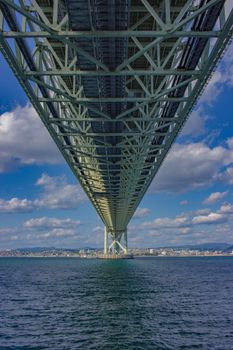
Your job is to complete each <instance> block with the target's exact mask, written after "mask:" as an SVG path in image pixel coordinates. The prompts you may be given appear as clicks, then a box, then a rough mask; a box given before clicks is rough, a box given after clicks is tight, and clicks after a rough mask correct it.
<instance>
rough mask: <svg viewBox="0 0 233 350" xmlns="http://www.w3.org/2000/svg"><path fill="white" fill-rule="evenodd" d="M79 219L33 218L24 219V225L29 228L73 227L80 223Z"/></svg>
mask: <svg viewBox="0 0 233 350" xmlns="http://www.w3.org/2000/svg"><path fill="white" fill-rule="evenodd" d="M80 223H81V222H80V221H79V220H71V219H58V218H48V217H41V218H33V219H30V220H27V221H25V223H24V226H25V227H27V228H30V229H35V228H36V229H47V228H56V229H58V228H66V229H68V228H75V227H77V226H78V225H80Z"/></svg>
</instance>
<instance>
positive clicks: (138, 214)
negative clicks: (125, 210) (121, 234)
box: [133, 208, 150, 219]
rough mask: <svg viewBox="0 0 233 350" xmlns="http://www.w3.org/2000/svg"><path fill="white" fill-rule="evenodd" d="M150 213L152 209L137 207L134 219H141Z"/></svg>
mask: <svg viewBox="0 0 233 350" xmlns="http://www.w3.org/2000/svg"><path fill="white" fill-rule="evenodd" d="M149 214H150V209H148V208H137V210H136V211H135V213H134V216H133V218H134V219H141V218H144V217H146V216H148V215H149Z"/></svg>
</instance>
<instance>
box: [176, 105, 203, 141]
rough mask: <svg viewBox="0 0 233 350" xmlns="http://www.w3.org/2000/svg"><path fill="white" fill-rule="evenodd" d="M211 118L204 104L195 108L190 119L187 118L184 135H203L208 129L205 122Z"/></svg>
mask: <svg viewBox="0 0 233 350" xmlns="http://www.w3.org/2000/svg"><path fill="white" fill-rule="evenodd" d="M208 119H209V116H208V115H207V114H206V112H205V111H204V109H203V107H202V106H199V107H198V108H197V109H196V110H194V111H193V112H192V113H191V115H190V117H189V119H188V120H187V122H186V124H185V126H184V128H183V130H182V136H188V135H191V136H192V137H193V136H199V135H203V134H204V133H205V131H206V127H205V123H206V121H207V120H208Z"/></svg>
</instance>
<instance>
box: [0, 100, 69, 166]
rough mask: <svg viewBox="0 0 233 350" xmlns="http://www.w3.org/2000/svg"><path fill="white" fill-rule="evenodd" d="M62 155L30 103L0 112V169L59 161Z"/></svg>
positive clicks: (61, 160)
mask: <svg viewBox="0 0 233 350" xmlns="http://www.w3.org/2000/svg"><path fill="white" fill-rule="evenodd" d="M62 162H63V159H62V156H61V155H60V153H59V151H58V149H57V147H56V146H55V144H54V142H53V141H52V139H51V137H50V136H49V134H48V131H47V130H46V128H45V126H44V125H43V124H42V122H41V120H40V118H39V117H38V115H37V114H36V112H35V110H34V108H33V107H32V106H30V105H26V106H25V107H17V108H16V109H14V110H13V111H11V112H6V113H4V114H2V115H1V116H0V172H6V171H9V170H11V169H12V168H14V167H15V166H18V165H25V164H45V163H46V164H58V163H62Z"/></svg>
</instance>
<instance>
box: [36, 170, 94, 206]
mask: <svg viewBox="0 0 233 350" xmlns="http://www.w3.org/2000/svg"><path fill="white" fill-rule="evenodd" d="M36 185H37V186H40V187H41V188H42V195H41V197H40V198H39V199H36V200H35V201H34V203H35V205H36V206H37V207H39V208H49V209H75V208H77V207H78V206H79V205H80V203H82V202H84V201H86V200H87V197H86V195H85V193H84V192H83V190H82V189H81V187H80V186H79V185H78V184H77V185H76V184H75V185H71V184H68V183H67V180H66V178H65V177H64V176H53V177H51V176H49V175H47V174H43V175H42V176H41V177H40V178H39V179H38V180H37V182H36Z"/></svg>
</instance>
